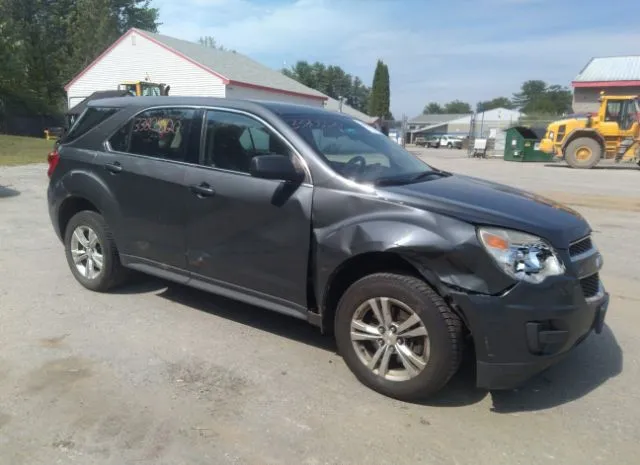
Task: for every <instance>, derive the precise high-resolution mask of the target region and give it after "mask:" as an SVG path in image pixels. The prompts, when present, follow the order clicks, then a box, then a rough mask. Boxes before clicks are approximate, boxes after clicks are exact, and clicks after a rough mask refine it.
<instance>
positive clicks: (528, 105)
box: [513, 80, 572, 115]
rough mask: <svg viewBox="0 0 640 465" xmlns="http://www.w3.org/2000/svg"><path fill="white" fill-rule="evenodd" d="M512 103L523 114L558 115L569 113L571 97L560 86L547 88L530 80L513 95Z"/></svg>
mask: <svg viewBox="0 0 640 465" xmlns="http://www.w3.org/2000/svg"><path fill="white" fill-rule="evenodd" d="M513 103H514V104H515V106H516V107H517V108H519V109H520V110H521V111H522V112H523V113H527V114H529V113H532V114H533V113H536V114H554V115H559V114H563V113H567V112H570V111H571V104H572V95H571V91H570V90H569V89H566V88H564V87H562V86H559V85H552V86H547V83H546V82H544V81H540V80H530V81H525V82H524V83H523V84H522V87H521V89H520V92H518V93H516V94H514V95H513Z"/></svg>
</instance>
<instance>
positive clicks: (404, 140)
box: [401, 113, 407, 148]
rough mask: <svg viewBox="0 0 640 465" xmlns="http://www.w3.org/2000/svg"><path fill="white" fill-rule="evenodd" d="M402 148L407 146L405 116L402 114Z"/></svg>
mask: <svg viewBox="0 0 640 465" xmlns="http://www.w3.org/2000/svg"><path fill="white" fill-rule="evenodd" d="M401 137H402V148H406V146H407V115H406V114H404V113H403V114H402V135H401Z"/></svg>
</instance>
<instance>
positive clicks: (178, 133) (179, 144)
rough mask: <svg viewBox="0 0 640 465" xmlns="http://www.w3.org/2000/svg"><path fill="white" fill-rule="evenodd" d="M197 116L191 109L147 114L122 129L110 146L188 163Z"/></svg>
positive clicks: (159, 110)
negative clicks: (191, 130) (190, 134)
mask: <svg viewBox="0 0 640 465" xmlns="http://www.w3.org/2000/svg"><path fill="white" fill-rule="evenodd" d="M194 114H195V110H193V109H191V108H157V109H153V110H147V111H144V112H142V113H140V114H138V115H137V116H135V117H134V118H133V119H132V120H131V121H129V122H128V123H127V124H125V125H124V126H123V127H122V128H120V130H119V131H118V132H116V133H115V134H114V135H113V136H112V137H111V139H109V145H110V146H111V149H112V150H115V151H116V152H124V153H131V154H135V155H145V156H148V157H154V158H162V159H165V160H174V161H186V160H187V158H188V157H187V154H188V146H189V129H190V127H191V124H192V122H193V119H194Z"/></svg>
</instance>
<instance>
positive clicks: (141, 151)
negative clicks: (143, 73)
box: [100, 107, 201, 279]
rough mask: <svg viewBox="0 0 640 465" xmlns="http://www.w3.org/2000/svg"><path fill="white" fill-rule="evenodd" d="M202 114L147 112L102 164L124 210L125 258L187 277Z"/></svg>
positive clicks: (119, 134)
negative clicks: (189, 206) (189, 175)
mask: <svg viewBox="0 0 640 465" xmlns="http://www.w3.org/2000/svg"><path fill="white" fill-rule="evenodd" d="M198 114H200V112H199V110H197V109H194V108H188V107H162V108H153V109H149V110H146V111H143V112H141V113H139V114H137V115H136V116H134V117H133V118H132V119H131V120H129V121H128V122H127V123H126V124H125V125H124V126H122V127H121V128H120V129H119V130H118V131H116V132H115V134H113V136H111V137H110V139H109V140H108V143H107V148H108V150H107V151H106V152H104V153H103V154H102V157H101V160H100V161H101V163H102V165H103V167H104V170H105V171H104V172H105V174H104V176H105V178H106V180H107V183H108V185H109V188H110V189H111V190H112V192H113V194H114V195H115V197H116V198H117V203H118V204H119V207H120V217H121V218H122V222H121V226H120V229H121V231H120V236H121V242H122V244H120V249H121V250H120V252H121V254H122V255H123V256H124V257H123V258H124V259H125V260H129V261H132V262H136V263H138V264H139V265H141V266H143V267H144V266H152V267H160V268H164V269H166V270H168V271H172V272H176V273H179V274H182V275H183V276H185V279H186V276H187V272H186V271H185V270H186V260H185V257H184V250H185V228H184V226H185V221H186V215H185V210H184V208H185V198H186V196H187V195H189V194H188V193H189V190H188V188H187V186H186V181H185V173H186V167H187V166H188V164H189V163H190V162H196V163H197V159H198V154H199V135H200V134H199V130H200V128H201V119H198V118H197V115H198Z"/></svg>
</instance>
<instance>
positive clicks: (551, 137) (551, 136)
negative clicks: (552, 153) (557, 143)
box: [549, 131, 553, 140]
mask: <svg viewBox="0 0 640 465" xmlns="http://www.w3.org/2000/svg"><path fill="white" fill-rule="evenodd" d="M549 139H551V140H553V131H549Z"/></svg>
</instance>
